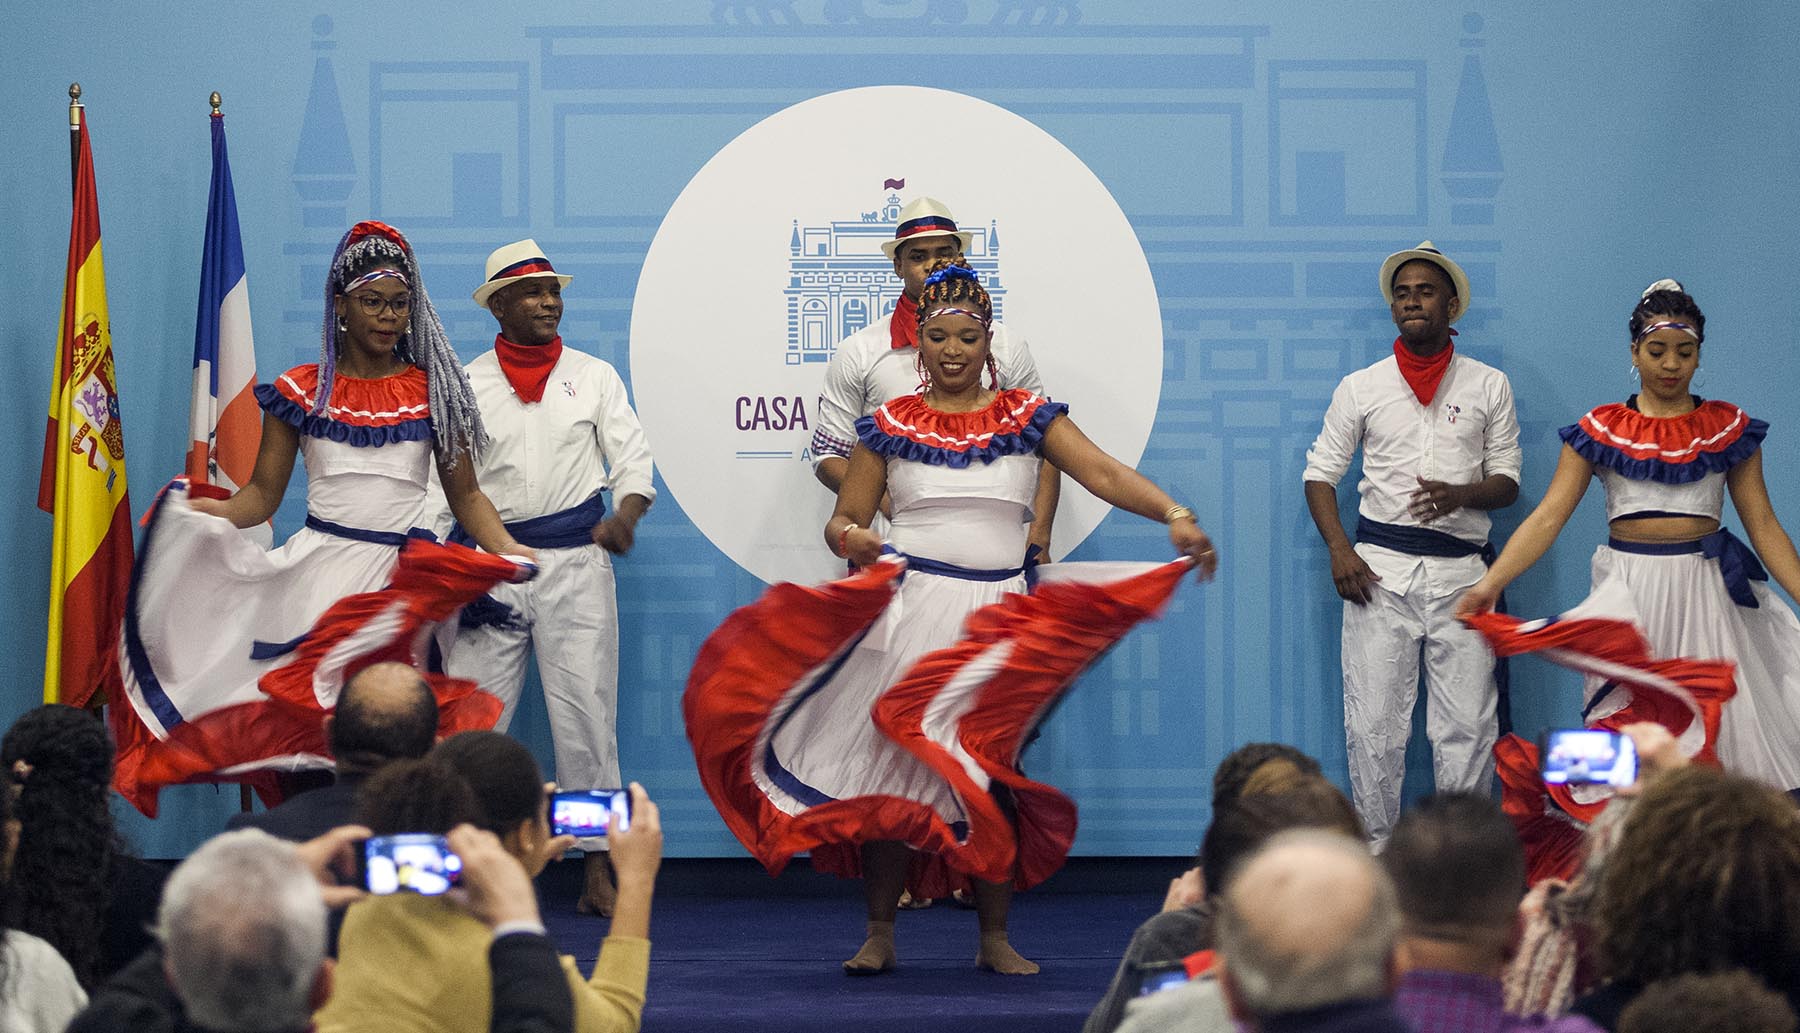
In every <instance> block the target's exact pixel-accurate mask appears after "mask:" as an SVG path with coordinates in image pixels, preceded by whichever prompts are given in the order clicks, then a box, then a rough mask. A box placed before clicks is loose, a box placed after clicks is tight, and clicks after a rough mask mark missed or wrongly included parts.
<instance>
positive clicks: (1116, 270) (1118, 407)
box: [631, 86, 1162, 584]
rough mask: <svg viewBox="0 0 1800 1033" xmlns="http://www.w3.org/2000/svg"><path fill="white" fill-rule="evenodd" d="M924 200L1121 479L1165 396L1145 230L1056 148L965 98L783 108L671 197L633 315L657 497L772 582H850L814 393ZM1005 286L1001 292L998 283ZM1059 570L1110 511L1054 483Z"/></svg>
mask: <svg viewBox="0 0 1800 1033" xmlns="http://www.w3.org/2000/svg"><path fill="white" fill-rule="evenodd" d="M921 196H930V197H935V198H937V199H939V200H941V201H943V202H944V203H945V204H946V205H947V206H948V207H949V208H950V210H951V211H952V212H953V213H954V214H955V216H956V219H957V225H958V226H959V228H961V229H963V230H966V231H970V232H972V233H974V235H975V240H974V242H973V243H972V244H971V246H970V248H969V258H970V262H971V264H973V265H974V266H975V267H976V268H977V269H978V270H981V271H982V273H983V277H984V279H986V280H988V282H989V283H990V284H991V285H992V284H1000V285H1002V286H1003V288H1004V290H1003V291H1002V290H996V291H995V295H996V296H995V306H996V308H997V309H998V310H999V311H998V312H997V315H998V317H999V319H1000V320H1001V322H1003V323H1005V324H1006V326H1007V328H1008V330H1009V332H1010V333H1012V334H1013V335H1014V336H1015V337H1023V338H1024V339H1025V340H1026V341H1027V342H1028V344H1029V346H1030V348H1031V354H1032V357H1033V358H1034V359H1035V360H1036V362H1037V366H1038V370H1039V372H1040V374H1041V375H1042V378H1043V384H1044V393H1045V394H1046V395H1048V396H1049V397H1051V398H1054V399H1056V400H1057V401H1061V402H1067V403H1068V404H1069V410H1070V413H1069V414H1070V417H1071V418H1072V419H1074V421H1075V422H1076V423H1077V424H1078V425H1079V426H1080V427H1081V429H1082V430H1083V431H1084V432H1085V433H1086V434H1087V435H1088V436H1089V437H1090V438H1092V439H1093V440H1094V441H1095V442H1096V443H1097V444H1098V445H1099V446H1100V447H1101V448H1103V449H1105V450H1106V451H1107V452H1109V453H1111V454H1112V455H1113V456H1115V457H1117V458H1118V459H1119V460H1120V461H1121V462H1123V463H1125V464H1126V465H1128V466H1135V465H1136V463H1137V461H1138V458H1139V457H1140V456H1142V455H1143V451H1144V443H1145V442H1146V441H1147V440H1148V439H1149V437H1150V427H1151V424H1152V423H1153V422H1154V420H1155V418H1156V408H1157V400H1158V398H1159V396H1160V394H1161V390H1162V314H1161V310H1160V309H1159V307H1158V305H1157V301H1156V287H1155V284H1154V282H1153V281H1152V280H1151V277H1150V266H1149V263H1148V262H1147V261H1145V259H1144V252H1143V249H1142V248H1141V247H1140V246H1139V245H1138V240H1137V236H1136V234H1134V233H1133V232H1132V230H1131V225H1130V224H1129V223H1128V222H1127V221H1126V219H1125V213H1124V212H1122V211H1120V210H1119V206H1118V203H1117V202H1115V201H1114V200H1113V198H1112V195H1111V194H1109V193H1108V192H1107V190H1106V187H1105V186H1103V185H1102V184H1101V182H1100V180H1099V179H1098V178H1097V177H1095V175H1094V174H1093V173H1092V172H1090V171H1089V170H1088V168H1087V166H1086V165H1084V164H1082V162H1081V159H1079V158H1077V157H1076V156H1075V155H1074V154H1073V153H1071V152H1070V151H1069V149H1068V148H1067V147H1064V146H1063V145H1062V144H1061V143H1058V142H1057V141H1056V139H1055V138H1053V137H1051V136H1050V134H1048V133H1046V132H1044V131H1043V130H1042V129H1039V128H1038V127H1037V126H1035V125H1032V124H1031V123H1030V122H1028V121H1026V120H1025V119H1023V118H1020V117H1019V116H1018V115H1015V114H1013V113H1012V112H1010V111H1007V110H1005V109H1004V108H999V107H996V106H994V105H992V104H989V103H987V102H986V101H981V100H976V99H975V98H973V97H967V96H964V95H962V94H958V93H951V92H948V91H945V90H933V89H926V88H923V87H915V86H877V87H868V88H864V89H855V90H844V91H842V92H839V93H830V94H826V95H825V96H822V97H815V98H813V99H811V100H808V101H803V102H802V103H799V104H796V105H794V106H793V107H790V108H786V109H784V110H782V111H779V112H776V113H775V114H773V115H771V116H769V117H768V118H766V119H764V120H763V121H761V122H759V123H757V124H756V125H754V126H752V127H750V128H749V129H748V130H746V131H745V132H744V133H743V134H742V135H740V136H739V137H738V138H737V139H735V140H733V141H731V143H729V144H727V145H726V146H725V148H724V149H723V150H721V151H720V152H719V153H718V154H716V155H714V156H713V158H712V160H711V161H709V162H707V163H706V165H705V167H703V168H702V169H701V170H700V171H699V172H698V173H697V174H696V175H695V176H694V178H693V180H692V181H691V182H689V183H688V185H687V188H686V189H684V190H683V191H682V192H681V196H680V197H678V198H676V200H675V204H674V206H673V207H672V208H670V209H669V214H668V216H667V217H666V218H664V219H663V223H662V227H661V228H660V229H659V230H658V231H657V234H656V239H655V240H654V241H652V242H651V244H650V250H649V252H648V253H647V254H646V255H645V258H644V268H643V273H642V275H641V276H640V277H639V279H638V287H637V296H636V297H635V298H634V299H633V301H632V306H631V378H632V390H633V393H634V394H635V395H636V396H637V408H638V414H639V417H640V418H641V419H642V420H643V423H644V429H645V432H646V434H647V435H648V436H649V439H650V445H651V449H652V451H653V452H654V453H655V455H656V464H657V466H658V467H659V468H660V469H661V470H662V475H663V480H664V481H665V482H666V483H667V484H668V487H669V491H670V493H671V494H673V495H674V496H675V499H676V501H677V502H679V503H680V505H681V508H682V509H683V510H684V511H685V512H686V513H687V516H688V518H689V519H690V520H692V521H693V522H694V525H695V526H696V527H698V528H699V529H700V531H701V532H702V533H703V534H705V535H706V537H707V538H708V539H710V540H711V541H712V542H713V544H715V545H717V546H718V547H719V548H720V549H721V550H723V551H724V553H725V554H726V555H727V556H730V557H731V558H732V559H733V560H734V561H736V562H737V563H738V564H739V565H740V566H742V567H743V568H744V569H746V570H748V571H750V572H751V573H752V574H755V575H756V576H757V577H760V578H762V579H763V580H765V581H771V582H773V581H797V582H801V583H806V584H810V583H813V582H818V581H824V580H827V579H829V578H832V577H838V576H842V574H843V570H844V567H843V561H842V560H839V559H838V558H837V557H835V556H833V555H831V553H830V551H829V550H828V549H827V548H826V546H825V541H824V526H825V521H826V519H827V518H828V517H829V516H830V515H831V510H832V507H833V504H834V499H833V498H832V496H831V493H830V492H829V491H828V490H826V489H825V487H823V486H822V485H821V484H820V483H819V482H818V481H817V480H816V479H815V478H814V477H813V472H812V471H813V455H812V452H811V451H810V445H811V442H812V437H813V432H814V431H815V430H816V429H817V419H816V411H817V402H818V397H819V388H820V385H821V384H822V383H823V381H824V374H825V366H826V362H827V361H828V360H829V359H830V357H831V355H832V353H833V351H834V349H835V347H836V345H837V342H838V341H840V340H841V339H843V338H844V337H846V336H848V335H849V334H851V333H852V332H854V331H856V330H859V329H861V328H863V327H865V326H868V325H869V324H870V323H873V322H875V321H876V320H879V319H882V318H883V317H884V316H885V315H886V314H887V313H888V312H889V311H891V310H892V307H893V304H894V302H895V301H896V300H897V299H898V297H899V294H900V286H901V285H900V278H899V277H898V276H895V275H894V271H893V264H892V262H890V261H889V260H888V259H887V258H886V257H885V256H884V255H883V254H882V252H881V248H880V245H881V243H882V242H883V241H887V240H891V239H893V235H894V228H895V225H896V221H895V219H896V216H897V215H898V213H899V210H900V207H901V205H902V204H904V203H905V202H906V201H910V200H912V199H913V198H916V197H921ZM995 274H999V275H995ZM1063 483H1064V487H1063V496H1062V504H1061V506H1060V507H1059V508H1058V510H1057V516H1056V527H1055V538H1054V542H1053V547H1052V550H1051V552H1052V555H1054V556H1056V557H1058V558H1060V557H1062V556H1065V555H1067V554H1068V552H1069V551H1070V550H1072V549H1074V548H1075V547H1076V546H1077V545H1079V544H1080V543H1081V542H1082V540H1083V539H1085V538H1086V537H1087V536H1088V535H1089V534H1091V533H1092V532H1093V530H1094V528H1095V527H1097V526H1098V525H1099V523H1100V520H1101V519H1102V518H1103V517H1104V516H1105V515H1106V513H1107V510H1108V508H1109V507H1108V506H1107V505H1106V504H1105V503H1103V502H1101V501H1099V500H1098V499H1096V498H1094V497H1093V496H1091V495H1089V494H1088V493H1087V492H1085V491H1083V490H1082V489H1081V488H1080V487H1079V486H1078V485H1076V484H1074V483H1073V482H1072V481H1070V480H1069V479H1068V478H1064V482H1063Z"/></svg>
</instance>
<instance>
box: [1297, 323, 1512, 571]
mask: <svg viewBox="0 0 1800 1033" xmlns="http://www.w3.org/2000/svg"><path fill="white" fill-rule="evenodd" d="M1359 447H1360V448H1361V449H1362V450H1363V463H1362V480H1361V481H1360V482H1359V483H1358V484H1357V486H1356V490H1357V492H1358V494H1360V495H1361V496H1362V502H1361V504H1360V505H1359V507H1358V511H1359V512H1360V513H1361V514H1362V515H1363V516H1366V517H1368V518H1369V519H1371V520H1379V521H1381V522H1382V523H1387V524H1402V525H1405V526H1408V527H1427V528H1430V529H1431V530H1434V531H1442V532H1444V533H1446V534H1451V535H1455V536H1456V537H1458V538H1461V539H1463V540H1464V541H1470V542H1485V541H1487V537H1488V531H1489V529H1490V528H1491V527H1492V526H1493V521H1492V520H1490V519H1489V518H1488V515H1487V513H1486V512H1484V511H1482V510H1479V509H1469V508H1467V507H1465V508H1462V509H1458V510H1456V511H1455V512H1453V513H1449V514H1446V515H1444V516H1442V517H1439V518H1437V519H1435V520H1431V521H1427V522H1421V521H1420V520H1418V519H1417V518H1415V517H1414V516H1413V515H1412V513H1411V512H1410V511H1409V509H1408V503H1409V500H1410V499H1411V498H1412V494H1413V492H1415V491H1417V490H1418V487H1419V481H1418V479H1419V478H1421V477H1423V478H1425V479H1426V480H1431V481H1448V482H1450V483H1452V484H1472V483H1475V482H1476V481H1480V480H1483V479H1485V478H1487V477H1491V476H1493V475H1495V474H1501V475H1504V476H1506V477H1510V478H1511V479H1512V480H1513V482H1514V483H1518V481H1519V471H1520V468H1521V465H1522V457H1521V453H1520V451H1519V417H1518V413H1517V412H1515V411H1514V408H1513V395H1512V384H1511V383H1510V382H1508V381H1507V379H1506V374H1504V373H1502V372H1500V371H1499V370H1497V369H1495V368H1494V367H1492V366H1489V365H1487V364H1485V363H1482V362H1478V361H1476V360H1475V359H1471V358H1469V357H1468V356H1467V355H1464V354H1462V353H1461V352H1458V353H1456V354H1455V355H1453V356H1451V358H1450V368H1449V369H1447V370H1445V371H1444V379H1443V381H1442V382H1440V383H1439V385H1438V390H1437V396H1436V397H1435V398H1433V399H1432V400H1431V405H1430V406H1429V407H1428V406H1425V405H1422V404H1420V402H1419V399H1418V396H1417V395H1415V394H1414V393H1413V389H1412V387H1411V385H1409V384H1407V382H1406V378H1405V377H1403V376H1401V375H1400V364H1399V362H1398V360H1396V359H1395V358H1394V357H1393V356H1391V355H1390V356H1388V357H1387V358H1385V359H1382V360H1381V361H1380V362H1377V363H1375V364H1374V365H1373V366H1369V367H1368V368H1366V369H1360V370H1357V371H1356V372H1354V373H1352V374H1350V375H1349V376H1347V377H1345V378H1344V379H1343V380H1341V381H1339V382H1338V386H1337V389H1336V390H1335V391H1333V392H1332V394H1331V405H1330V407H1329V408H1327V409H1326V410H1325V426H1324V428H1323V429H1322V430H1320V431H1319V436H1318V438H1317V439H1315V440H1314V441H1313V444H1312V447H1311V448H1310V449H1307V452H1306V473H1305V479H1306V480H1308V481H1318V482H1321V483H1323V484H1329V485H1331V486H1332V487H1334V488H1335V487H1336V486H1337V483H1338V482H1339V481H1340V480H1342V479H1343V477H1344V474H1345V472H1347V471H1348V470H1349V469H1350V462H1351V460H1352V459H1353V458H1354V457H1355V455H1356V450H1357V448H1359ZM1356 552H1357V554H1358V555H1359V556H1361V557H1362V558H1363V560H1364V562H1366V563H1368V565H1369V568H1370V569H1371V570H1373V571H1374V572H1375V573H1376V574H1377V575H1379V576H1380V577H1381V579H1382V581H1384V582H1386V583H1387V585H1388V586H1389V587H1391V588H1392V589H1393V590H1394V591H1396V592H1401V591H1404V590H1405V586H1406V583H1407V581H1408V579H1409V578H1410V577H1411V576H1412V573H1413V571H1415V570H1417V569H1418V568H1419V566H1420V565H1421V564H1423V565H1424V567H1425V572H1426V576H1427V577H1428V578H1429V579H1430V580H1431V581H1432V582H1434V583H1435V584H1434V587H1436V588H1437V589H1439V590H1441V591H1447V590H1449V589H1453V588H1458V587H1462V586H1465V585H1469V584H1473V583H1474V582H1475V581H1477V580H1479V579H1480V577H1481V574H1482V572H1483V570H1484V569H1485V568H1484V567H1483V564H1482V562H1481V558H1480V557H1479V556H1464V557H1457V558H1444V557H1429V556H1411V555H1407V554H1405V553H1400V552H1395V551H1393V550H1391V549H1384V548H1381V547H1380V546H1375V545H1369V544H1366V543H1364V544H1359V545H1357V546H1356Z"/></svg>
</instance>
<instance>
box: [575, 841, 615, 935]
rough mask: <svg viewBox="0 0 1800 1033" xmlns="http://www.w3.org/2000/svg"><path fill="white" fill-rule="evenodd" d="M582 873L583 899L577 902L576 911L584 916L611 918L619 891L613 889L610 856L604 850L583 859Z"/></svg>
mask: <svg viewBox="0 0 1800 1033" xmlns="http://www.w3.org/2000/svg"><path fill="white" fill-rule="evenodd" d="M581 873H582V887H581V899H580V900H577V901H576V902H575V911H576V912H577V913H578V914H583V915H599V916H600V917H602V918H611V917H612V913H613V904H614V902H615V901H616V900H617V898H618V890H616V889H614V888H613V879H612V861H611V859H610V855H608V854H607V853H606V851H604V850H596V851H594V852H592V853H590V854H588V855H587V856H586V857H584V858H582V861H581Z"/></svg>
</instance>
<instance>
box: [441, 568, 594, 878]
mask: <svg viewBox="0 0 1800 1033" xmlns="http://www.w3.org/2000/svg"><path fill="white" fill-rule="evenodd" d="M492 595H493V597H494V598H495V599H496V600H497V601H499V602H502V603H505V604H506V605H507V606H510V607H511V608H512V609H513V610H514V611H515V614H516V618H517V619H516V621H515V622H512V623H509V624H508V625H506V626H500V627H491V626H490V627H481V628H464V629H462V630H461V631H460V632H459V633H458V634H457V637H456V645H455V647H454V648H453V649H452V650H451V651H450V658H449V660H448V662H447V663H446V665H445V666H446V669H447V670H448V672H449V673H450V674H451V675H453V676H455V677H458V678H469V679H472V680H474V682H475V683H476V684H477V685H480V686H481V688H482V689H483V690H484V691H486V692H489V693H492V694H493V695H495V696H497V697H499V698H500V701H501V702H502V703H504V704H505V709H504V710H503V711H501V713H500V720H499V722H498V723H497V724H495V725H494V730H495V731H499V732H504V731H506V729H507V728H508V727H509V726H510V725H511V724H512V718H513V712H514V711H515V710H517V709H518V705H519V691H520V689H521V688H522V687H523V686H524V684H525V662H526V659H527V653H528V652H534V653H536V654H537V665H538V676H539V678H540V679H541V680H542V681H543V683H544V708H545V710H546V711H548V712H549V716H550V735H551V738H552V740H553V742H554V745H555V750H556V772H555V774H554V776H553V777H554V778H555V779H556V782H557V783H558V784H559V785H561V786H562V787H563V788H565V789H616V788H619V786H620V781H619V738H618V729H617V727H616V725H617V715H618V710H619V604H618V598H617V595H616V593H615V591H614V585H613V568H612V557H611V556H610V555H608V554H607V552H606V550H605V549H602V548H600V547H599V546H598V545H584V546H581V547H579V548H574V549H539V550H538V576H537V577H535V578H533V579H532V580H530V581H527V582H525V583H524V584H519V585H510V584H508V585H495V586H494V589H493V592H492ZM580 846H581V847H582V849H584V850H604V849H606V840H604V839H596V840H582V841H581V843H580Z"/></svg>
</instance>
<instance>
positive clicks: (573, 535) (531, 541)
mask: <svg viewBox="0 0 1800 1033" xmlns="http://www.w3.org/2000/svg"><path fill="white" fill-rule="evenodd" d="M605 516H606V496H604V495H602V494H601V493H600V492H597V491H596V492H594V493H593V494H592V495H589V496H588V497H587V499H586V500H584V501H582V502H580V503H577V504H576V505H573V506H570V507H569V508H568V509H563V510H558V511H557V512H555V513H546V514H544V515H543V516H537V517H532V518H531V519H529V520H513V521H509V522H508V523H507V525H506V533H507V534H510V535H512V537H513V541H515V542H518V543H519V544H520V545H524V546H528V547H530V548H533V549H575V548H579V547H581V546H583V545H592V544H594V525H595V524H597V523H599V522H600V521H601V520H602V519H604V518H605ZM450 541H453V542H455V543H456V544H458V545H473V544H475V539H474V538H473V537H471V536H470V535H469V532H467V531H465V530H464V529H463V526H462V525H461V524H457V525H455V526H454V527H452V528H451V529H450Z"/></svg>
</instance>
